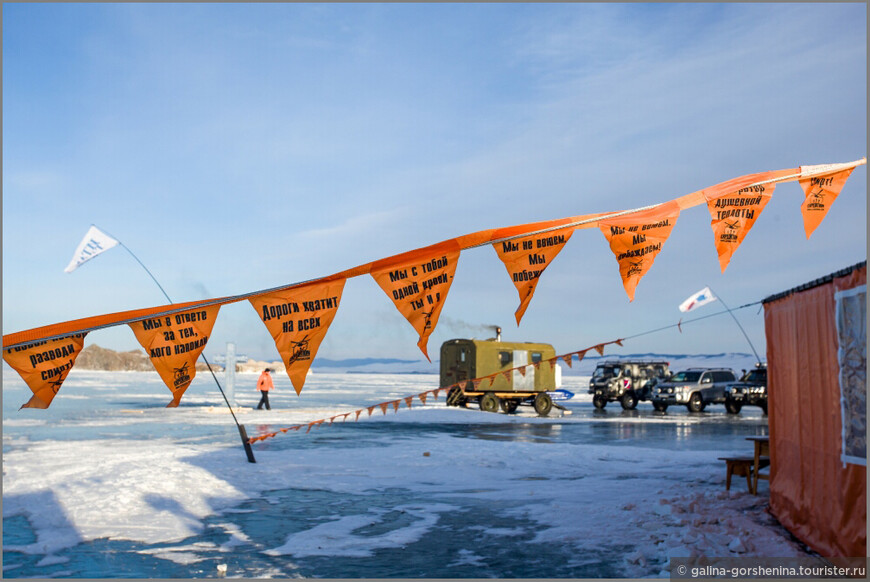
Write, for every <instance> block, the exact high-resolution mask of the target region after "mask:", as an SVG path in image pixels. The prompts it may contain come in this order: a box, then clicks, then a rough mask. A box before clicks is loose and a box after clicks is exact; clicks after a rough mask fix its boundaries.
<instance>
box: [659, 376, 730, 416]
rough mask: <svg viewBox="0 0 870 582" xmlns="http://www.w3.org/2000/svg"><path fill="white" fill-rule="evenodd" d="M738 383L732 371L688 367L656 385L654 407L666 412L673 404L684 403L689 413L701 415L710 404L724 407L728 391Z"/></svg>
mask: <svg viewBox="0 0 870 582" xmlns="http://www.w3.org/2000/svg"><path fill="white" fill-rule="evenodd" d="M736 380H737V377H736V376H735V375H734V370H731V369H729V368H689V369H688V370H683V371H682V372H677V373H676V374H674V375H673V376H671V377H670V379H668V381H667V382H659V383H658V384H656V386H655V388H653V394H652V403H653V407H654V408H655V409H656V410H661V411H665V410H667V409H668V406H670V405H672V404H685V405H686V408H688V409H689V412H701V411H702V410H704V408H705V407H706V406H707V405H708V404H723V403H724V402H725V388H727V386H728V384H731V383H733V382H735V381H736Z"/></svg>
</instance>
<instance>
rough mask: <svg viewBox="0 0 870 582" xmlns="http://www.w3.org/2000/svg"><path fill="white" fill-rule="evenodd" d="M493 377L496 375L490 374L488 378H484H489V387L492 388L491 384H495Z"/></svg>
mask: <svg viewBox="0 0 870 582" xmlns="http://www.w3.org/2000/svg"><path fill="white" fill-rule="evenodd" d="M495 377H496V374H490V375H489V376H486V378H489V385H490V386H492V384H493V382H495Z"/></svg>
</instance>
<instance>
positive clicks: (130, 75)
mask: <svg viewBox="0 0 870 582" xmlns="http://www.w3.org/2000/svg"><path fill="white" fill-rule="evenodd" d="M866 54H867V36H866V6H865V5H864V4H759V5H756V4H722V5H717V4H713V5H710V4H665V5H645V4H624V5H620V4H546V5H539V4H505V5H498V4H495V5H493V4H471V5H465V4H426V5H407V4H399V5H394V4H386V5H377V4H375V5H370V4H366V5H356V4H336V5H300V4H258V5H235V4H177V5H176V4H81V5H77V4H6V5H4V7H3V250H2V253H3V333H4V334H6V333H10V332H14V331H20V330H23V329H29V328H32V327H36V326H40V325H46V324H50V323H55V322H59V321H66V320H71V319H76V318H80V317H86V316H89V315H96V314H101V313H110V312H116V311H123V310H127V309H134V308H139V307H146V306H150V305H159V304H163V303H165V300H164V299H163V297H162V295H161V294H160V291H159V289H157V287H156V286H155V285H154V284H153V283H152V282H151V281H150V279H149V278H148V277H147V275H146V274H145V272H144V271H143V270H142V269H141V267H139V265H138V264H136V262H135V261H133V259H132V258H131V257H130V256H129V255H128V254H127V253H126V252H125V251H123V250H122V249H113V250H112V251H110V252H107V253H105V254H104V255H101V256H100V257H98V258H96V259H94V260H93V261H91V262H89V263H87V264H85V265H84V266H82V267H80V268H79V269H78V270H77V271H75V272H74V273H72V274H67V273H64V272H63V269H64V267H65V266H66V264H67V263H68V262H69V260H70V258H71V256H72V252H73V250H74V249H75V247H76V245H77V244H78V243H79V241H80V240H81V237H82V236H83V235H84V233H85V231H86V230H87V228H88V226H89V225H90V224H91V223H94V224H96V225H97V226H99V227H101V228H103V229H104V230H106V231H107V232H109V233H111V234H112V235H114V236H116V237H117V238H119V239H120V240H121V241H122V242H124V244H125V245H127V246H128V247H129V248H130V249H132V250H133V252H135V253H136V254H137V255H138V256H139V258H140V259H141V260H142V261H143V262H144V263H145V264H146V265H148V267H149V269H150V270H151V271H152V272H153V273H154V274H155V276H156V277H157V278H158V279H159V280H160V282H161V284H162V285H163V287H164V288H165V289H166V290H167V292H168V293H169V294H170V295H171V296H172V297H173V299H175V300H176V301H186V300H194V299H202V298H208V297H217V296H223V295H234V294H240V293H246V292H250V291H256V290H260V289H267V288H271V287H275V286H279V285H283V284H286V283H291V282H295V281H303V280H307V279H311V278H316V277H319V276H324V275H328V274H331V273H334V272H337V271H340V270H343V269H346V268H350V267H353V266H355V265H358V264H362V263H366V262H368V261H372V260H375V259H379V258H382V257H385V256H389V255H392V254H395V253H399V252H402V251H406V250H409V249H412V248H417V247H421V246H425V245H428V244H431V243H434V242H438V241H440V240H444V239H447V238H451V237H454V236H458V235H462V234H466V233H470V232H474V231H477V230H482V229H486V228H493V227H499V226H507V225H512V224H522V223H527V222H533V221H538V220H547V219H554V218H562V217H565V216H573V215H579V214H586V213H592V212H606V211H612V210H621V209H625V208H632V207H636V206H642V205H647V204H652V203H656V202H663V201H666V200H669V199H672V198H674V197H677V196H681V195H683V194H687V193H690V192H693V191H695V190H699V189H701V188H704V187H706V186H711V185H713V184H716V183H718V182H720V181H724V180H727V179H729V178H733V177H736V176H739V175H743V174H749V173H753V172H759V171H765V170H778V169H785V168H792V167H796V166H798V165H801V164H821V163H829V162H845V161H851V160H855V159H859V158H861V157H863V156H865V155H866V143H867V134H866V127H867V119H866V111H867V93H866V87H867V78H866V68H867V60H866ZM866 192H867V188H866V167H859V168H858V169H856V170H855V172H854V173H853V175H852V177H851V178H850V180H849V182H848V183H847V184H846V188H845V190H844V192H843V194H842V195H841V196H840V198H839V199H838V200H837V201H836V203H835V204H834V205H833V207H832V209H831V211H830V213H829V215H828V217H827V218H826V220H825V222H823V223H822V225H821V227H819V229H818V230H817V231H816V232H815V233H814V234H813V237H812V238H811V239H810V240H809V241H807V240H806V238H805V235H804V233H803V226H802V223H801V217H800V210H799V208H800V203H801V201H802V200H803V193H802V191H801V189H800V187H799V186H798V185H797V183H788V184H783V185H780V186H779V187H778V188H777V190H776V193H775V194H774V198H773V201H772V202H771V203H770V204H769V205H768V207H767V208H766V209H765V211H764V213H763V214H762V215H761V217H760V218H759V220H758V222H757V223H756V226H755V227H754V229H753V230H752V232H750V234H749V236H748V237H747V239H746V241H745V242H744V243H743V245H742V246H741V248H740V249H739V250H738V251H737V253H736V254H735V256H734V258H733V260H732V262H731V265H730V266H729V268H728V270H727V271H726V272H725V274H724V275H723V274H722V273H720V270H719V266H718V261H717V258H716V251H715V248H714V245H713V237H712V232H711V229H710V217H709V214H708V213H707V210H706V209H705V208H704V207H696V208H693V209H689V210H686V211H685V212H683V214H682V215H681V216H680V219H679V221H678V223H677V226H676V227H675V229H674V232H673V234H672V236H671V238H670V239H669V240H668V242H667V243H666V244H665V246H664V249H663V251H662V252H661V254H660V255H659V256H658V258H657V259H656V263H655V265H654V267H653V268H652V270H651V271H650V273H649V274H647V275H646V277H645V278H644V279H643V280H642V281H641V282H640V284H639V285H638V288H637V293H636V296H635V300H634V301H633V302H631V303H629V301H628V299H627V297H626V295H625V292H624V291H623V288H622V283H621V280H620V277H619V272H618V266H617V263H616V261H615V259H614V257H613V255H612V254H611V252H610V250H609V248H608V247H607V243H606V241H605V239H604V237H603V236H602V235H601V233H600V232H599V231H598V230H597V229H594V230H593V229H587V230H581V231H577V232H576V233H575V234H574V236H573V237H572V238H571V240H570V241H569V243H568V245H567V246H566V248H565V249H564V250H563V251H562V253H561V254H560V255H559V257H558V258H557V259H556V261H555V262H554V263H553V264H552V265H551V266H550V267H549V268H548V269H547V271H546V272H545V273H544V275H543V277H542V278H541V281H540V284H539V286H538V291H537V293H536V295H535V298H534V299H533V301H532V303H531V306H530V307H529V309H528V311H527V312H526V315H525V317H524V319H523V322H522V324H521V326H520V327H519V328H517V327H516V325H515V323H514V316H513V313H514V310H515V309H516V307H517V304H518V297H517V293H516V291H515V289H514V287H513V285H512V283H511V281H510V280H509V278H508V276H507V273H506V271H505V268H504V266H503V265H502V264H501V262H500V261H499V260H498V258H497V257H496V254H495V252H494V251H493V250H491V249H488V248H478V249H472V250H468V251H465V252H464V253H463V254H462V257H461V258H460V261H459V267H458V269H457V271H456V279H455V282H454V284H453V287H452V289H451V291H450V295H449V296H448V298H447V301H446V304H445V307H444V311H443V313H442V320H441V322H440V324H439V326H438V328H437V329H436V331H435V333H434V334H433V335H432V337H431V338H430V341H429V346H430V353H433V354H437V346H438V345H440V343H441V342H442V341H444V340H446V339H450V338H453V337H465V336H469V335H474V336H477V337H488V336H489V335H490V334H489V333H488V332H486V331H484V330H483V329H482V327H481V326H484V325H490V324H499V325H501V326H502V327H503V328H504V330H505V331H504V338H505V339H509V340H518V341H520V340H522V341H525V340H528V341H545V342H550V343H552V344H554V345H555V347H556V349H557V352H560V353H562V352H567V351H572V350H576V349H581V348H584V347H587V346H589V345H594V344H596V343H598V342H600V341H608V340H611V339H615V338H617V337H624V336H631V335H634V334H636V333H641V332H644V331H646V330H649V329H653V328H658V327H661V326H664V325H669V324H672V323H676V321H677V320H678V319H679V318H680V313H679V311H678V310H677V305H678V304H679V303H680V302H682V301H683V300H684V299H685V298H686V297H687V296H688V295H690V294H691V293H693V292H695V291H697V290H699V289H701V288H702V287H704V286H705V285H710V286H711V287H712V288H713V289H714V291H716V292H717V293H719V294H720V295H721V296H722V297H723V299H725V300H726V301H727V302H728V303H729V305H731V306H732V307H733V306H737V305H741V304H744V303H748V302H751V301H756V300H760V299H762V298H764V297H766V296H767V295H769V294H772V293H775V292H778V291H782V290H785V289H788V288H790V287H793V286H795V285H799V284H802V283H804V282H807V281H809V280H812V279H815V278H817V277H819V276H823V275H826V274H828V273H830V272H832V271H835V270H838V269H840V268H842V267H846V266H849V265H852V264H854V263H856V262H858V261H861V260H864V259H865V258H866V256H867V252H866V248H867V244H866V238H867V237H866V231H867V218H866V216H867V207H866V199H867V196H866ZM719 308H720V307H719V305H718V304H712V305H710V306H708V307H705V308H703V310H702V311H699V312H696V313H697V315H705V314H707V313H710V312H713V311H717V310H719ZM693 315H694V314H693ZM738 316H739V317H740V319H741V322H742V323H743V324H744V326H745V327H746V329H747V332H748V333H749V335H750V337H751V338H752V340H753V342H754V343H755V345H756V348H757V349H758V350H759V351H763V350H764V329H763V315H762V313H759V312H758V308H749V309H745V310H743V311H741V312H740V313H739V315H738ZM227 341H235V342H236V344H237V346H238V347H237V350H238V351H240V352H244V353H247V354H249V355H253V356H257V357H263V358H272V357H273V356H275V355H276V351H275V348H274V344H272V341H271V338H270V337H269V335H268V333H267V332H266V330H265V327H264V326H263V325H262V323H261V322H260V321H259V320H258V318H257V317H256V315H255V313H254V311H253V309H252V308H251V306H250V305H249V304H248V303H247V302H245V303H239V304H235V305H230V306H225V307H224V308H223V309H222V310H221V316H220V317H219V319H218V323H217V324H216V326H215V329H214V331H213V335H212V339H211V341H210V343H209V346H208V347H207V348H206V354H215V353H222V352H223V351H224V346H225V344H226V342H227ZM87 343H97V344H99V345H103V346H106V347H112V348H115V349H136V348H138V344H137V343H136V340H135V338H134V336H133V333H132V331H131V330H130V329H129V328H127V327H126V326H123V327H119V328H112V329H108V330H102V331H98V332H93V333H91V334H90V335H89V336H88V342H87ZM415 344H416V335H415V333H414V331H413V330H412V328H411V326H410V325H409V324H408V323H407V322H406V321H405V320H404V319H403V318H402V317H401V315H400V314H399V313H398V311H397V310H396V309H395V308H394V307H393V305H392V303H391V302H390V301H389V300H388V298H387V297H386V296H385V295H384V294H383V292H382V291H381V290H380V289H379V288H378V287H377V285H376V284H375V283H374V281H373V280H372V279H371V278H370V277H367V276H366V277H359V278H355V279H352V280H350V281H348V283H347V286H346V288H345V293H344V299H343V301H342V304H341V307H340V309H339V312H338V316H337V318H336V321H335V323H334V324H333V326H332V328H331V329H330V332H329V334H328V335H327V338H326V341H325V342H324V344H323V345H322V347H321V352H320V356H321V357H327V358H344V357H359V356H371V357H402V358H409V359H417V358H419V357H422V356H421V354H420V352H419V350H418V349H417V347H416V345H415ZM619 351H622V352H624V353H628V352H648V351H655V352H660V353H661V352H684V353H701V352H707V353H717V352H727V351H748V346H747V345H746V342H745V340H744V338H743V336H742V335H741V334H740V332H739V330H738V329H737V327H736V326H735V325H734V324H733V322H732V321H729V318H727V316H725V317H718V318H711V319H709V320H705V322H703V323H697V324H693V325H687V326H685V327H684V329H683V332H682V333H679V332H678V331H676V330H672V331H667V332H662V333H657V334H651V335H648V336H644V337H640V338H637V339H636V340H632V341H631V342H628V343H627V344H626V346H625V348H624V349H622V350H619ZM619 351H615V352H614V353H619Z"/></svg>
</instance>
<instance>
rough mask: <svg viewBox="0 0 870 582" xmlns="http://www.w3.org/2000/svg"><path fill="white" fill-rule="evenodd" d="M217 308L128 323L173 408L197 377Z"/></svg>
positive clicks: (217, 306)
mask: <svg viewBox="0 0 870 582" xmlns="http://www.w3.org/2000/svg"><path fill="white" fill-rule="evenodd" d="M219 309H220V305H211V306H209V307H198V308H196V309H192V310H190V311H183V312H181V313H176V314H173V315H166V316H162V317H155V318H153V319H144V320H142V321H136V322H133V323H131V324H130V328H131V329H132V330H133V333H134V334H135V335H136V339H137V340H138V341H139V344H140V345H141V346H142V347H143V348H145V353H146V354H148V357H149V358H151V363H152V364H153V365H154V368H155V369H156V370H157V373H158V374H160V377H161V378H162V379H163V382H164V383H165V384H166V386H167V387H168V388H169V390H170V392H172V402H170V403H169V404H167V405H166V407H167V408H175V407H176V406H178V403H179V402H181V397H182V396H183V395H184V391H185V390H187V388H188V387H189V386H190V383H191V382H192V381H193V378H194V377H195V376H196V359H197V358H198V357H199V355H200V354H201V353H202V350H204V349H205V344H206V342H207V341H208V338H209V336H210V335H211V329H212V327H214V322H215V320H216V319H217V314H218V310H219Z"/></svg>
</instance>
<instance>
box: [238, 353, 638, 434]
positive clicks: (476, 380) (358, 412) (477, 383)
mask: <svg viewBox="0 0 870 582" xmlns="http://www.w3.org/2000/svg"><path fill="white" fill-rule="evenodd" d="M623 341H624V340H623V339H616V340H613V341H609V342H603V343H600V344H596V345H594V346H590V347H588V348H586V349H583V350H577V351H574V352H568V353H566V354H562V355H558V356H553V357H552V358H547V359H546V360H541V361H540V362H536V363H533V364H526V365H525V366H516V367H513V368H508V369H506V370H500V371H498V372H495V373H494V374H487V375H486V376H481V377H480V378H473V379H470V380H462V381H461V382H457V383H455V384H451V385H449V386H441V387H439V388H433V389H431V390H426V391H424V392H420V393H419V394H415V395H411V396H405V397H403V398H399V399H396V400H387V401H386V402H379V403H378V404H372V405H371V406H366V407H364V408H360V409H359V410H355V411H353V412H347V413H345V414H336V415H334V416H330V417H329V418H322V419H318V420H314V421H311V422H306V423H303V424H295V425H292V426H288V427H286V428H280V429H278V430H277V431H275V432H270V433H265V434H261V435H259V436H255V437H250V438H249V439H248V443H249V444H254V443H255V442H257V441H263V440H266V439H269V438H273V437H276V436H278V434H279V433H287V432H289V431H291V430H297V431H298V430H300V429H301V428H302V427H303V426H307V427H308V430H306V431H305V432H306V433H308V432H311V429H312V428H313V427H315V426H320V425H321V424H323V423H325V422H326V421H327V420H328V421H329V424H332V423H333V422H335V419H337V418H343V421H342V422H344V421H346V420H347V417H348V416H351V415H353V414H355V415H356V416H355V418H354V421H357V420H359V417H360V415H361V414H362V413H363V412H364V411H368V413H369V416H371V415H372V414H374V410H375V408H380V409H381V411H382V412H383V413H384V415H386V414H387V408H388V407H389V406H390V405H392V406H393V409H394V411H395V412H397V413H398V412H399V407H400V406H401V403H402V402H405V404H406V405H407V406H408V408H411V404H410V402H413V400H414V396H416V397H417V398H418V399H419V400H420V402H422V403H423V406H425V405H426V398H425V397H424V396H425V395H427V394H432V395H433V398H434V399H435V400H437V399H438V394H439V393H440V392H441V391H442V390H445V391H447V393H448V394H449V393H450V390H452V389H453V388H459V389H460V390H462V392H463V393H465V390H464V389H463V387H462V386H463V385H464V386H468V384H469V383H471V384H472V385H473V386H474V388H475V389H477V387H478V386H480V384H482V383H483V382H485V381H487V380H488V381H489V386H492V384H493V382H494V381H495V379H496V378H497V377H498V376H502V375H509V374H512V373H513V372H515V371H518V372H520V373H521V374H523V375H525V370H526V369H527V368H528V367H529V366H532V367H534V368H538V367H539V366H540V365H541V364H542V363H543V362H545V361H546V362H547V363H548V364H549V365H550V367H551V368H553V367H554V366H555V365H556V363H557V360H563V361H564V362H565V363H566V364H568V366H569V367H570V366H571V361H572V360H573V359H574V356H575V355H576V356H577V357H578V361H582V360H583V357H584V356H585V355H586V352H588V351H589V350H596V351H597V352H598V353H599V354H601V355H604V346H607V345H610V344H617V345H619V346H621V345H622V342H623Z"/></svg>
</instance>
